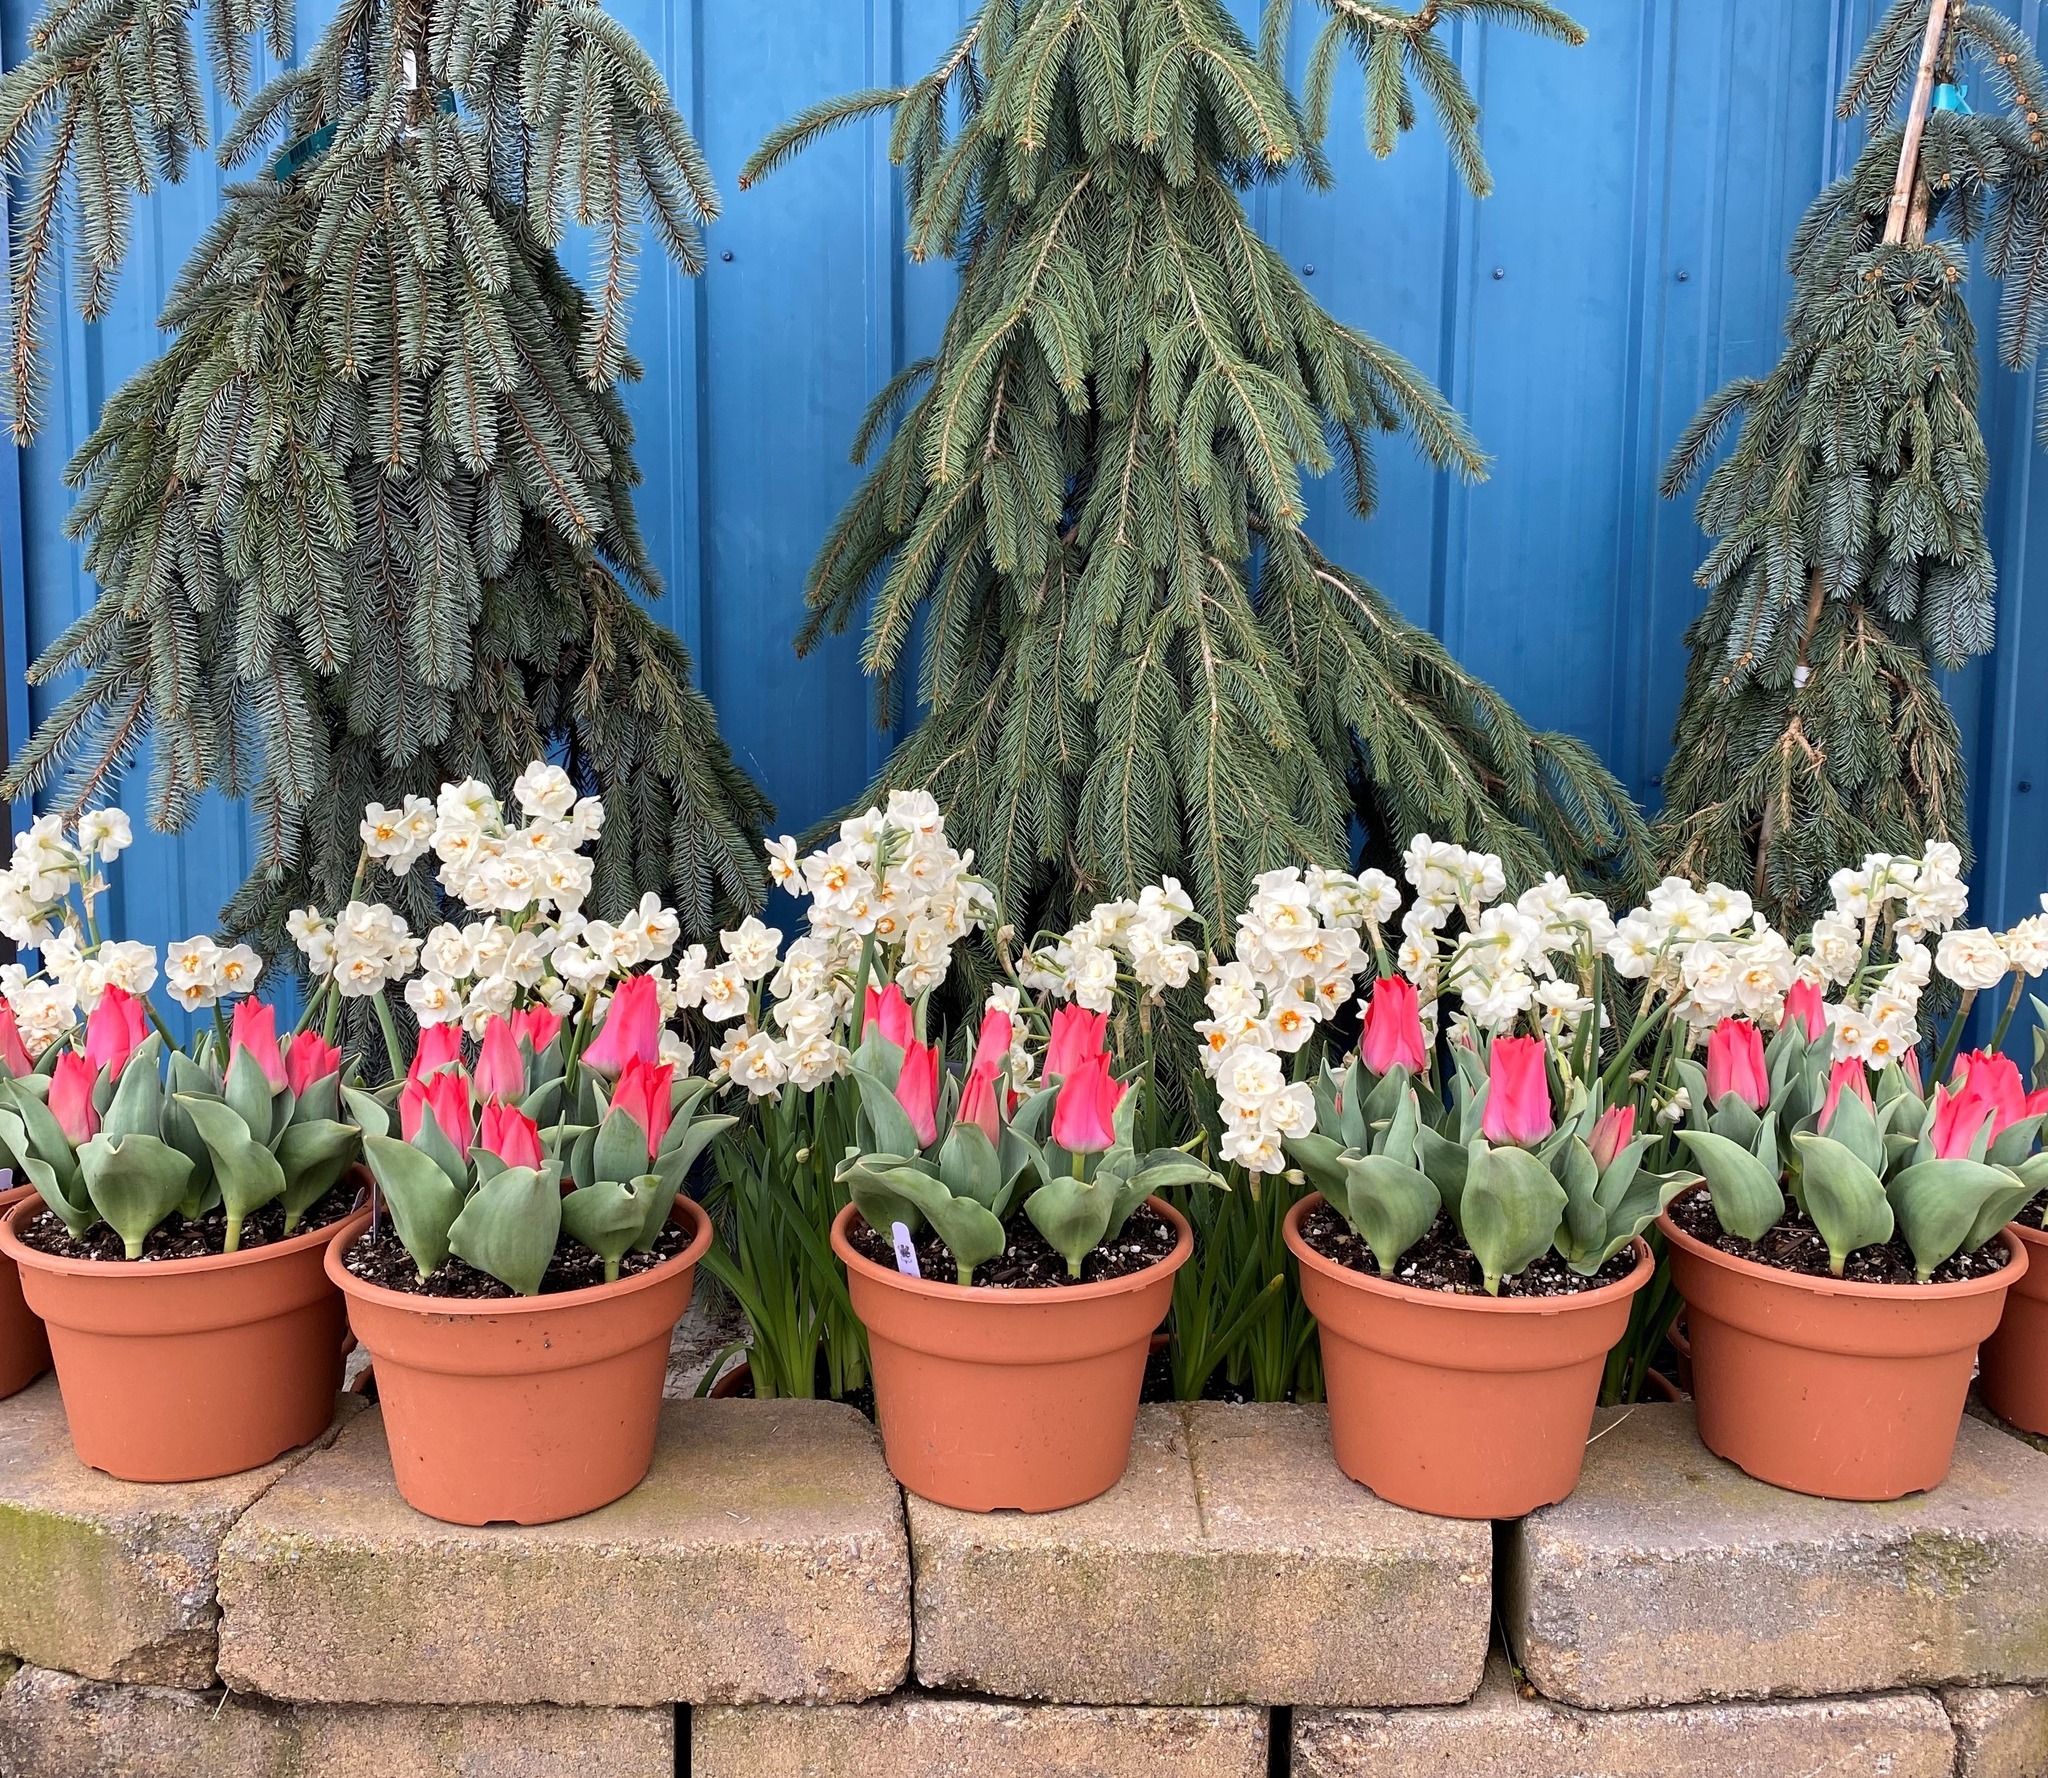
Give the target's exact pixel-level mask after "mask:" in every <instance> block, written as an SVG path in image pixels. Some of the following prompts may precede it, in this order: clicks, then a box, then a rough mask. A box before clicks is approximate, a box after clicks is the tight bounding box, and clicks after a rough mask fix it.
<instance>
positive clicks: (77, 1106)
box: [50, 1050, 100, 1148]
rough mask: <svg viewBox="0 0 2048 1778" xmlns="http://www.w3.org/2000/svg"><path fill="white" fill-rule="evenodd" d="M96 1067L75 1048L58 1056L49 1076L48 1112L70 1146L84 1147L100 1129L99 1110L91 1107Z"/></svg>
mask: <svg viewBox="0 0 2048 1778" xmlns="http://www.w3.org/2000/svg"><path fill="white" fill-rule="evenodd" d="M98 1078H99V1070H98V1069H97V1068H95V1067H94V1066H93V1065H92V1064H91V1063H90V1062H88V1061H87V1060H86V1059H85V1058H84V1057H83V1056H82V1055H80V1054H79V1053H78V1052H77V1051H76V1050H66V1051H65V1052H64V1053H63V1054H62V1055H61V1056H59V1057H58V1058H57V1067H56V1071H55V1072H54V1073H53V1074H52V1075H51V1076H50V1115H51V1116H52V1117H54V1118H55V1119H56V1120H57V1127H58V1128H59V1129H60V1130H62V1131H63V1132H64V1140H65V1141H66V1142H68V1143H70V1144H71V1146H72V1147H73V1148H83V1147H84V1146H85V1145H86V1144H87V1143H88V1142H90V1141H91V1140H92V1139H93V1137H94V1136H95V1135H97V1134H98V1133H99V1127H100V1114H99V1113H98V1112H97V1111H95V1110H94V1109H93V1103H92V1089H93V1083H94V1081H96V1080H97V1079H98Z"/></svg>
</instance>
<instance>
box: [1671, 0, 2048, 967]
mask: <svg viewBox="0 0 2048 1778" xmlns="http://www.w3.org/2000/svg"><path fill="white" fill-rule="evenodd" d="M1965 76H1970V77H1971V81H1970V82H1967V83H1966V81H1965ZM1965 84H1969V86H1970V94H1971V97H1970V98H1965V96H1964V91H1963V89H1964V86H1965ZM2044 96H2048V80H2044V76H2043V73H2042V69H2041V64H2040V62H2039V60H2038V58H2037V57H2036V55H2035V53H2034V49H2033V46H2032V45H2031V44H2030V43H2029V42H2028V41H2027V38H2026V35H2025V34H2024V33H2023V32H2022V31H2020V30H2019V29H2018V28H2017V27H2016V26H2015V25H2014V24H2013V23H2012V22H2011V21H2010V20H2009V19H2007V18H2005V17H2004V16H2003V15H2002V14H2001V13H1999V12H1997V11H1996V10H1994V9H1993V8H1992V7H1990V6H1987V5H1979V4H1968V5H1965V4H1962V3H1961V0H1897V3H1896V4H1895V5H1893V6H1892V7H1891V9H1890V10H1889V11H1888V12H1887V13H1886V15H1885V17H1884V19H1883V20H1882V21H1881V22H1880V24H1879V25H1878V27H1877V30H1876V31H1875V33H1874V34H1873V35H1872V37H1871V39H1870V41H1869V43H1868V44H1867V45H1866V46H1865V48H1864V50H1863V53H1862V55H1861V57H1860V58H1859V59H1858V61H1857V63H1856V66H1855V68H1854V70H1853V71H1852V73H1851V75H1850V78H1849V81H1848V84H1847V86H1846V88H1845V89H1844V91H1843V94H1842V99H1841V105H1840V112H1841V115H1842V116H1844V117H1850V116H1854V115H1856V114H1858V113H1859V112H1860V113H1861V114H1862V115H1863V116H1864V117H1865V118H1866V119H1867V120H1868V123H1869V128H1870V134H1869V139H1868V142H1867V145H1866V146H1865V148H1864V150H1863V152H1862V154H1861V156H1860V157H1859V158H1858V160H1857V162H1856V165H1855V166H1854V167H1853V168H1852V169H1851V170H1850V172H1849V173H1848V175H1847V176H1846V177H1845V178H1843V179H1841V180H1839V181H1837V182H1836V183H1835V184H1834V185H1832V186H1830V187H1829V188H1828V189H1827V190H1826V191H1824V192H1822V193H1821V195H1820V196H1819V198H1817V199H1816V200H1815V202H1814V204H1813V207H1812V208H1811V209H1810V210H1809V211H1808V212H1807V215H1806V218H1805V220H1804V221H1803V222H1802V223H1801V224H1800V227H1799V231H1798V234H1797V236H1796V238H1795V239H1794V241H1793V244H1792V256H1791V269H1792V279H1793V295H1792V307H1791V312H1790V315H1789V317H1788V319H1787V321H1786V328H1785V331H1786V347H1785V353H1784V356H1783V357H1782V358H1780V360H1779V361H1778V363H1777V365H1776V367H1775V368H1774V369H1773V370H1772V371H1771V372H1770V374H1769V375H1768V376H1764V377H1744V378H1738V379H1737V380H1736V381H1734V382H1732V383H1730V384H1729V385H1728V386H1727V387H1726V388H1724V389H1722V390H1721V391H1720V392H1719V393H1718V394H1717V395H1715V396H1714V397H1713V399H1712V400H1710V401H1709V402H1708V403H1707V405H1706V407H1705V408H1704V409H1702V410H1701V412H1700V414H1699V416H1698V418H1696V419H1695V420H1694V421H1693V423H1692V425H1691V426H1690V427H1689V428H1688V429H1687V431H1686V433H1685V435H1684V436H1683V437H1682V438H1681V439H1680V441H1679V444H1678V446H1677V449H1676V450H1675V451H1674V453H1673V455H1672V458H1671V462H1670V465H1669V467H1668V468H1667V469H1666V471H1665V477H1664V492H1665V493H1666V494H1676V493H1678V492H1679V491H1680V490H1681V489H1683V488H1684V487H1685V486H1686V485H1688V484H1689V483H1691V482H1692V481H1693V480H1695V479H1696V478H1697V477H1698V476H1699V475H1700V474H1701V472H1702V471H1703V470H1704V469H1705V467H1706V465H1707V463H1708V461H1709V460H1710V459H1711V457H1712V455H1713V453H1714V451H1715V450H1716V448H1717V447H1718V445H1719V444H1720V441H1721V439H1722V437H1723V435H1724V433H1725V432H1726V430H1727V428H1728V426H1729V425H1730V423H1731V422H1733V421H1734V420H1736V419H1737V418H1738V417H1739V418H1740V420H1741V423H1742V424H1741V431H1740V435H1739V436H1738V438H1737V439H1736V442H1735V445H1734V447H1733V449H1732V450H1730V451H1729V453H1728V455H1727V457H1726V458H1725V460H1723V461H1722V462H1721V463H1720V464H1719V465H1718V466H1717V467H1716V468H1715V469H1714V470H1713V472H1712V473H1711V474H1710V475H1709V476H1708V477H1707V481H1706V485H1705V488H1704V490H1703V491H1702V493H1701V495H1700V499H1699V508H1698V511H1699V521H1700V525H1701V527H1702V529H1704V530H1705V531H1706V532H1708V533H1709V535H1711V536H1712V537H1714V538H1715V539H1716V542H1715V545H1714V549H1713V552H1712V553H1711V554H1710V555H1709V556H1708V557H1707V559H1706V561H1705V562H1704V563H1703V564H1702V566H1701V568H1700V570H1699V576H1698V578H1699V581H1700V584H1701V585H1702V586H1704V587H1705V588H1706V589H1707V594H1708V596H1707V603H1706V607H1705V609H1704V611H1703V612H1702V613H1701V615H1700V617H1699V619H1698V620H1697V621H1696V622H1695V623H1694V624H1693V626H1692V628H1691V630H1690V631H1689V632H1688V633H1687V637H1686V641H1687V644H1688V646H1689V647H1690V648H1691V651H1692V658H1691V664H1690V668H1689V670H1688V673H1687V676H1686V686H1685V697H1684V701H1683V703H1682V705H1681V707H1680V710H1679V714H1678V724H1677V731H1676V735H1675V737H1674V744H1673V753H1672V760H1671V767H1670V770H1669V773H1668V775H1667V777H1666V779H1665V796H1666V808H1665V812H1664V815H1663V817H1662V820H1661V822H1660V825H1659V828H1658V841H1659V850H1660V851H1661V853H1662V854H1663V858H1664V862H1665V863H1666V865H1667V866H1668V867H1669V868H1671V869H1673V870H1675V871H1678V872H1680V873H1682V874H1684V875H1687V876H1693V877H1715V878H1719V879H1720V880H1721V881H1723V882H1728V883H1736V884H1741V885H1743V886H1745V887H1747V888H1749V889H1751V890H1752V891H1753V893H1754V894H1755V896H1756V898H1757V900H1758V902H1759V904H1760V905H1762V906H1763V907H1765V908H1767V909H1768V910H1769V911H1770V914H1771V917H1772V918H1773V920H1775V921H1776V922H1777V923H1778V924H1779V925H1780V926H1781V927H1782V928H1783V929H1784V930H1786V931H1788V932H1797V931H1801V930H1803V929H1804V928H1805V927H1806V926H1807V925H1808V924H1810V923H1811V921H1812V919H1813V917H1814V915H1815V914H1817V913H1818V912H1820V911H1822V909H1823V908H1824V907H1825V906H1826V905H1827V900H1828V890H1827V879H1828V875H1829V873H1830V872H1832V871H1833V870H1835V869H1836V868H1838V867H1839V866H1840V865H1841V864H1843V863H1844V862H1845V861H1847V862H1853V861H1855V860H1856V859H1858V858H1860V857H1862V856H1863V855H1864V854H1865V853H1866V852H1870V851H1886V852H1899V853H1906V854H1909V855H1913V854H1917V853H1918V852H1919V851H1920V849H1921V846H1922V843H1923V842H1924V841H1926V840H1930V839H1944V840H1951V841H1954V842H1955V843H1956V844H1957V845H1959V846H1963V847H1965V848H1966V849H1967V847H1968V844H1969V824H1968V812H1967V809H1966V806H1965V800H1964V771H1963V751H1962V739H1961V736H1960V735H1959V734H1958V732H1957V729H1956V722H1955V718H1954V716H1953V715H1952V714H1951V712H1950V711H1949V708H1948V706H1947V704H1946V703H1945V702H1944V701H1943V698H1942V695H1941V688H1940V686H1939V684H1938V683H1937V681H1936V678H1935V672H1936V670H1937V669H1939V668H1957V667H1961V666H1963V665H1964V664H1965V663H1966V662H1968V661H1970V660H1971V659H1973V658H1974V657H1976V656H1979V655H1982V654H1986V653H1988V652H1989V651H1990V649H1991V646H1992V642H1993V638H1994V633H1995V627H1996V626H1995V593H1996V586H1997V576H1996V573H1995V571H1994V569H1993V565H1992V559H1991V549H1990V545H1989V543H1988V542H1987V540H1986V538H1985V534H1984V500H1985V489H1986V485H1987V483H1988V481H1989V478H1990V465H1989V461H1988V458H1987V455H1986V451H1985V445H1984V437H1983V433H1982V432H1981V430H1980V429H1979V426H1978V421H1977V398H1978V381H1979V378H1978V368H1977V335H1976V329H1975V327H1974V325H1973V323H1972V321H1971V318H1970V311H1969V307H1968V304H1967V301H1966V297H1967V277H1968V259H1967V254H1968V249H1969V245H1970V243H1971V242H1972V241H1975V240H1979V239H1981V240H1982V242H1983V246H1984V258H1985V264H1986V267H1987V269H1988V270H1989V271H1990V273H1991V274H1992V276H1994V277H1996V278H1999V279H2001V280H2002V281H2003V287H2002V292H2001V300H2002V309H2001V314H2000V325H1999V350H2000V355H2001V357H2002V358H2003V359H2004V361H2005V363H2006V364H2007V365H2009V366H2011V367H2012V368H2014V369H2018V368H2021V367H2023V366H2025V365H2028V364H2030V363H2031V362H2032V361H2033V360H2034V358H2035V357H2036V356H2037V355H2038V354H2039V351H2040V348H2041V345H2042V343H2043V337H2044V333H2048V134H2044V128H2043V120H2042V106H2043V103H2044ZM1937 99H1938V101H1939V102H1937ZM1972 99H1973V100H1974V103H1975V104H1976V106H1977V107H1978V109H1976V110H1972V109H1971V108H1970V106H1971V102H1972ZM1937 228H1939V229H1940V230H1941V231H1942V233H1940V234H1939V235H1937V234H1936V233H1935V232H1934V231H1935V230H1936V229H1937ZM2043 426H2044V438H2048V408H2044V410H2043Z"/></svg>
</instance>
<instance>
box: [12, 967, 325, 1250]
mask: <svg viewBox="0 0 2048 1778" xmlns="http://www.w3.org/2000/svg"><path fill="white" fill-rule="evenodd" d="M226 1057H227V1059H226V1065H225V1067H224V1068H223V1066H222V1065H221V1062H220V1059H219V1046H218V1044H217V1041H216V1036H215V1034H213V1033H209V1034H207V1035H206V1036H204V1037H202V1038H201V1039H200V1040H199V1041H198V1042H197V1044H196V1045H195V1046H194V1048H193V1050H192V1052H191V1053H190V1054H187V1053H186V1052H184V1051H182V1050H175V1049H173V1050H169V1052H168V1059H167V1058H166V1044H165V1040H164V1038H163V1036H162V1034H161V1033H160V1032H157V1031H153V1030H152V1029H151V1027H150V1018H149V1014H148V1009H147V1008H146V1006H145V1005H144V1003H143V1002H142V1001H140V1000H139V999H136V998H134V997H132V996H130V995H128V994H125V993H123V992H122V991H121V990H120V989H119V988H111V987H110V988H108V989H107V990H106V991H105V993H104V994H103V995H102V997H101V999H100V1002H99V1004H98V1006H96V1007H95V1008H94V1010H93V1013H92V1015H91V1017H90V1018H89V1019H88V1020H87V1021H86V1026H85V1031H84V1043H83V1047H69V1046H65V1045H55V1046H52V1048H51V1049H50V1050H49V1051H47V1052H46V1053H45V1054H44V1055H43V1056H42V1057H41V1059H40V1060H39V1062H38V1063H37V1065H36V1066H35V1068H34V1069H33V1070H31V1071H28V1072H23V1073H16V1074H14V1075H12V1076H10V1077H7V1078H0V1149H4V1150H5V1152H6V1154H7V1156H8V1158H9V1159H10V1160H11V1161H12V1163H13V1165H14V1167H15V1169H16V1171H17V1172H18V1173H20V1174H21V1175H23V1176H24V1177H25V1178H27V1179H29V1180H30V1181H31V1182H32V1183H33V1184H34V1185H35V1187H36V1189H37V1191H39V1192H40V1193H41V1194H42V1198H43V1201H44V1203H46V1204H47V1205H48V1206H49V1207H50V1209H51V1210H53V1211H54V1212H55V1213H56V1214H57V1216H58V1217H59V1218H60V1219H61V1220H62V1222H63V1223H64V1226H65V1228H66V1229H67V1230H69V1232H70V1234H71V1236H72V1238H73V1239H74V1240H82V1239H84V1237H85V1236H86V1234H87V1233H88V1232H89V1231H90V1230H91V1229H92V1228H93V1227H94V1226H95V1225H96V1224H98V1223H101V1222H104V1223H106V1224H107V1225H108V1226H109V1227H110V1228H112V1229H113V1230H114V1232H115V1233H116V1234H117V1235H119V1236H120V1238H121V1245H122V1250H123V1252H124V1253H125V1254H126V1256H127V1257H128V1258H129V1259H140V1258H141V1257H142V1252H143V1246H144V1243H145V1242H146V1241H147V1240H148V1239H149V1236H150V1234H151V1232H152V1231H153V1230H154V1229H156V1228H157V1227H158V1226H159V1225H160V1224H161V1223H163V1222H164V1221H166V1220H167V1219H168V1218H169V1217H170V1216H171V1215H172V1214H173V1213H174V1212H175V1213H177V1214H179V1215H181V1216H183V1217H184V1218H186V1219H187V1220H188V1221H196V1220H197V1219H199V1218H200V1217H202V1216H206V1215H208V1214H209V1213H211V1212H212V1211H213V1210H215V1209H221V1210H223V1211H224V1212H225V1221H226V1240H225V1247H224V1251H226V1252H228V1253H233V1252H236V1251H237V1250H238V1249H239V1248H240V1246H241V1242H242V1230H243V1225H244V1223H245V1222H246V1221H247V1219H248V1218H249V1217H250V1216H251V1215H253V1214H254V1213H255V1212H256V1211H258V1210H260V1209H262V1208H263V1207H264V1206H265V1205H267V1204H272V1203H278V1202H280V1201H281V1202H282V1204H283V1206H284V1233H285V1234H287V1235H289V1234H292V1233H293V1232H295V1231H296V1230H297V1228H298V1226H299V1223H300V1221H301V1219H302V1218H303V1217H304V1216H305V1214H306V1212H307V1211H308V1210H309V1209H311V1208H312V1206H313V1205H315V1204H317V1203H318V1202H319V1201H320V1200H321V1199H322V1198H324V1197H325V1196H326V1195H327V1193H328V1192H329V1191H330V1190H331V1189H332V1188H333V1187H334V1186H335V1185H336V1184H338V1183H339V1182H340V1180H341V1178H342V1176H343V1175H344V1174H345V1173H346V1172H347V1171H348V1169H349V1167H350V1165H351V1164H353V1162H354V1161H355V1160H356V1158H357V1156H358V1154H359V1153H360V1152H361V1141H362V1138H361V1133H360V1131H359V1130H358V1129H357V1127H356V1126H355V1124H354V1123H353V1122H350V1121H348V1120H346V1119H345V1118H344V1117H343V1116H342V1115H341V1094H342V1084H341V1054H340V1052H339V1051H338V1050H336V1049H335V1048H334V1047H333V1046H332V1045H330V1044H327V1043H325V1042H323V1041H322V1039H321V1038H320V1036H319V1034H318V1033H317V1032H311V1031H302V1032H300V1033H298V1034H297V1035H296V1036H294V1037H293V1038H292V1040H291V1041H290V1043H289V1044H284V1045H281V1044H280V1043H279V1042H278V1038H277V1026H276V1015H275V1012H274V1009H273V1008H271V1007H269V1006H264V1005H259V1004H258V1003H256V1002H255V1001H252V1000H243V1001H241V1002H239V1003H238V1004H237V1006H236V1009H235V1022H234V1031H233V1035H232V1037H231V1038H230V1039H229V1041H228V1043H227V1046H226Z"/></svg>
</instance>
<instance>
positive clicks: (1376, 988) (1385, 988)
mask: <svg viewBox="0 0 2048 1778" xmlns="http://www.w3.org/2000/svg"><path fill="white" fill-rule="evenodd" d="M1358 1059H1359V1060H1360V1061H1361V1062H1363V1063H1364V1064H1365V1065H1366V1067H1367V1068H1368V1069H1370V1070H1371V1071H1372V1072H1373V1073H1374V1074H1388V1073H1391V1072H1392V1071H1393V1070H1394V1069H1396V1068H1405V1069H1407V1070H1408V1072H1409V1073H1410V1074H1423V1073H1426V1072H1427V1071H1428V1068H1429V1046H1428V1043H1427V1041H1426V1040H1425V1039H1424V1037H1423V1034H1422V1009H1421V1007H1420V1006H1419V1005H1418V1004H1417V1002H1416V998H1415V984H1414V983H1413V982H1411V981H1409V979H1408V978H1407V977H1406V976H1405V975H1383V976H1381V977H1380V978H1379V979H1378V980H1377V981H1376V982H1374V983H1373V985H1372V998H1371V999H1370V1000H1368V1001H1367V1002H1366V1006H1365V1029H1364V1031H1363V1032H1362V1033H1361V1035H1360V1037H1359V1040H1358Z"/></svg>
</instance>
